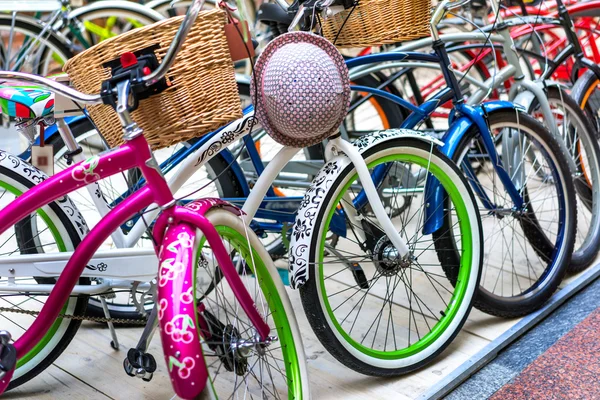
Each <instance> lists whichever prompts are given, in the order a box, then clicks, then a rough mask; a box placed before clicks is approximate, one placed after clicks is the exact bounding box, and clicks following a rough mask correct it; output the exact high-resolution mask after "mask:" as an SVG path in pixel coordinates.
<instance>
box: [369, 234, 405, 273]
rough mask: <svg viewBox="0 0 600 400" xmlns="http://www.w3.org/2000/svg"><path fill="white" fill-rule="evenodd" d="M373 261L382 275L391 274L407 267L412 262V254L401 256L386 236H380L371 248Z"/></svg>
mask: <svg viewBox="0 0 600 400" xmlns="http://www.w3.org/2000/svg"><path fill="white" fill-rule="evenodd" d="M372 258H373V263H374V264H375V268H377V271H378V272H379V273H380V274H382V275H384V276H393V275H396V274H397V273H398V272H400V271H401V270H402V269H405V268H408V267H409V266H410V265H411V262H412V254H411V253H408V254H407V255H406V256H404V257H401V256H400V254H399V253H398V249H396V247H395V246H394V245H393V244H392V242H391V240H390V239H389V238H388V237H387V236H383V237H382V238H380V239H379V240H378V241H377V243H376V244H375V248H374V249H373V256H372Z"/></svg>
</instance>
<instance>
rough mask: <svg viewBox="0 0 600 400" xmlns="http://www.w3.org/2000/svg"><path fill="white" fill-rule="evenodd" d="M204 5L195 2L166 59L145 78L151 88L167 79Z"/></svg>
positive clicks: (202, 1) (201, 1)
mask: <svg viewBox="0 0 600 400" xmlns="http://www.w3.org/2000/svg"><path fill="white" fill-rule="evenodd" d="M203 5H204V0H194V2H193V3H192V5H191V6H190V7H189V8H188V10H187V13H186V14H185V18H184V19H183V22H182V23H181V25H180V26H179V29H178V30H177V33H176V34H175V37H174V38H173V43H171V46H169V50H167V54H166V55H165V58H163V60H162V62H161V63H160V65H159V66H158V68H156V69H155V70H154V71H152V72H151V73H150V74H149V75H147V76H145V77H144V79H143V80H144V81H145V82H146V86H151V85H153V84H155V83H156V82H158V81H160V80H161V79H162V78H164V77H165V75H166V74H167V71H168V70H169V68H171V66H172V65H173V63H174V62H175V57H176V56H177V53H179V50H181V46H183V42H184V41H185V38H186V37H187V35H188V33H189V32H190V29H192V26H193V25H194V22H196V18H197V17H198V14H199V13H200V10H201V9H202V6H203Z"/></svg>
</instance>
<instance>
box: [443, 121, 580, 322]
mask: <svg viewBox="0 0 600 400" xmlns="http://www.w3.org/2000/svg"><path fill="white" fill-rule="evenodd" d="M488 125H489V127H490V132H491V134H492V137H493V138H494V140H495V143H496V150H497V153H498V155H499V158H500V160H501V161H502V163H503V166H502V168H504V169H505V170H506V172H507V173H508V174H509V176H511V178H512V180H513V183H514V184H515V187H516V188H517V190H518V192H519V194H520V195H521V196H522V198H523V200H524V201H525V204H524V208H523V209H522V210H521V211H519V210H516V209H515V207H514V203H513V201H512V200H511V198H510V197H509V195H508V193H507V192H506V190H505V188H504V186H503V185H502V183H501V182H500V179H499V177H498V175H497V170H496V168H494V166H493V165H492V163H491V162H490V159H489V155H488V153H487V151H486V150H485V148H484V146H483V144H482V142H481V139H480V132H479V131H478V130H477V129H476V128H472V129H470V130H469V131H468V132H467V133H466V134H465V136H464V137H463V138H462V140H461V141H460V143H459V144H458V146H457V147H456V151H455V153H454V155H453V159H454V161H456V163H457V165H459V166H460V167H461V169H462V170H463V171H464V172H465V175H466V176H467V177H468V178H469V182H470V184H471V186H472V187H473V189H474V191H475V193H477V196H476V197H477V199H478V201H479V208H480V213H481V217H482V224H483V236H484V242H485V244H484V248H485V254H484V259H483V271H482V276H481V284H480V286H479V289H478V291H477V296H476V299H475V307H476V308H478V309H480V310H482V311H484V312H486V313H489V314H492V315H496V316H501V317H518V316H523V315H526V314H529V313H531V312H533V311H535V310H536V309H538V308H540V307H541V306H542V305H543V304H544V303H545V302H546V300H548V299H549V298H550V296H551V295H552V294H553V293H554V291H555V290H556V288H557V287H558V285H559V284H560V282H561V280H562V278H563V276H564V275H565V273H566V271H567V268H568V265H569V262H570V259H571V254H572V252H573V247H574V244H575V230H576V227H577V209H576V204H577V196H576V194H575V188H574V186H573V180H572V179H571V173H570V171H569V167H568V165H567V163H566V160H565V159H564V156H563V155H562V154H561V152H560V147H559V146H558V143H557V141H556V140H555V139H554V138H553V137H552V135H551V134H550V132H549V131H548V130H547V129H546V128H544V126H543V125H542V124H540V123H539V122H538V121H536V120H535V119H533V118H532V117H530V116H528V115H526V114H524V113H520V112H517V111H514V110H510V111H508V110H500V111H494V112H490V113H489V114H488ZM484 134H487V133H484ZM498 168H501V167H498ZM453 223H454V222H453V220H452V219H449V218H447V219H446V221H445V223H444V229H442V230H441V232H447V233H445V234H441V235H440V234H438V235H439V236H440V237H439V239H440V240H441V243H442V246H444V247H445V248H447V249H449V250H448V251H447V252H445V253H444V255H445V257H444V258H442V259H441V260H442V266H443V268H444V271H445V273H446V275H447V276H448V278H449V279H450V280H451V281H452V282H455V281H456V278H457V274H456V272H455V271H454V264H455V261H454V260H455V257H456V256H457V253H456V252H455V251H453V249H454V247H455V246H454V242H455V238H454V237H453V235H452V233H453V232H452V231H451V230H448V229H449V227H451V226H452V224H453Z"/></svg>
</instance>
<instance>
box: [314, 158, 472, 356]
mask: <svg viewBox="0 0 600 400" xmlns="http://www.w3.org/2000/svg"><path fill="white" fill-rule="evenodd" d="M394 161H400V162H412V163H414V164H417V165H420V166H421V167H423V168H427V167H428V168H429V171H430V173H431V174H433V175H434V176H435V178H437V179H438V180H439V181H440V182H441V184H442V186H443V187H444V189H445V190H446V192H447V193H448V194H449V196H450V199H451V200H452V202H453V203H454V205H455V208H456V213H457V216H458V219H459V220H460V223H459V225H460V233H461V235H462V236H461V237H462V243H463V254H462V257H461V261H460V272H459V274H458V280H457V282H456V286H455V288H454V293H453V295H452V298H451V299H450V301H449V302H448V308H447V309H446V311H445V312H444V314H445V316H443V317H442V318H441V319H440V320H439V321H438V323H437V324H436V325H435V326H434V327H433V329H431V330H430V331H429V333H427V334H426V335H425V336H423V337H422V338H421V340H419V341H418V342H416V343H413V344H412V345H410V346H409V347H407V348H404V349H401V350H395V351H381V350H375V349H372V348H369V347H367V346H364V345H362V344H360V343H358V342H357V341H355V340H354V339H352V338H351V337H350V336H349V335H348V334H347V333H346V331H345V330H344V329H343V328H342V327H341V326H340V324H339V323H338V321H337V318H336V317H335V315H334V313H333V311H332V309H331V305H330V304H329V299H328V298H327V297H326V296H325V294H326V293H327V292H326V290H325V279H324V277H323V269H322V268H319V280H320V282H319V286H320V289H321V294H322V299H323V302H324V303H325V309H326V310H327V313H328V314H329V318H330V319H331V321H332V322H333V324H334V326H335V327H336V329H337V331H338V332H339V333H340V334H341V335H342V337H344V339H345V340H346V341H347V342H348V343H350V344H351V345H352V347H354V348H356V349H357V350H359V351H360V352H362V353H364V354H366V355H369V356H370V357H374V358H380V359H384V360H394V359H401V358H406V357H410V356H412V355H414V354H417V353H419V352H421V351H423V350H424V349H426V348H427V347H428V346H430V345H431V344H432V343H434V342H435V341H436V340H437V339H438V338H439V337H440V336H441V335H442V334H443V333H444V331H445V330H446V329H447V328H448V326H449V325H450V323H451V322H452V320H453V319H454V317H455V316H456V313H457V312H458V310H459V309H460V305H461V304H462V302H463V300H464V298H465V295H466V292H467V288H468V286H469V276H470V274H471V268H472V266H471V258H472V256H473V250H472V249H473V238H472V234H471V229H470V223H469V222H470V221H469V214H468V212H467V207H466V205H465V203H464V200H463V198H462V196H461V194H460V192H459V190H458V189H457V187H456V186H455V185H454V183H453V182H452V179H451V178H450V177H449V176H448V175H447V174H446V173H445V172H444V171H443V170H442V169H441V168H440V167H439V166H437V165H436V164H435V163H434V162H433V160H429V159H425V158H422V157H419V156H416V155H412V154H394V155H390V156H386V157H383V158H380V159H378V160H375V161H373V162H371V163H370V164H369V165H368V166H369V168H373V167H375V166H377V165H379V164H383V163H386V162H394ZM357 177H358V175H356V174H355V175H354V176H353V177H352V178H351V179H350V180H349V181H348V183H347V184H346V185H345V186H344V187H343V189H342V191H341V192H340V194H339V195H338V197H337V199H336V201H335V202H334V203H333V204H339V203H340V201H341V200H342V197H343V195H344V193H345V192H346V191H347V190H348V188H349V187H350V185H351V184H352V182H353V181H354V180H356V179H357ZM335 211H336V207H332V208H331V210H330V211H329V214H328V215H327V219H326V222H325V227H329V224H330V223H331V218H332V217H333V214H334V212H335ZM323 237H325V236H324V235H323ZM324 252H325V240H321V243H320V244H319V257H320V258H319V259H320V260H321V262H319V263H318V264H319V265H321V266H322V265H323V261H322V260H323V256H324Z"/></svg>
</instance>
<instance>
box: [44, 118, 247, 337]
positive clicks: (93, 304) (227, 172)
mask: <svg viewBox="0 0 600 400" xmlns="http://www.w3.org/2000/svg"><path fill="white" fill-rule="evenodd" d="M70 128H71V132H72V133H73V136H74V137H75V138H76V139H77V138H78V137H81V136H82V135H85V134H87V133H88V132H90V131H92V130H93V129H94V128H93V125H92V123H91V122H90V121H89V120H88V119H87V118H84V119H81V120H78V121H76V122H74V123H72V124H71V125H70ZM48 143H49V144H51V145H52V146H54V154H59V153H60V152H61V151H62V150H63V147H64V141H63V139H62V137H61V136H60V135H58V134H57V135H54V136H52V138H50V140H49V141H48ZM99 150H102V149H99ZM207 166H208V168H209V170H211V171H212V174H214V175H215V176H216V175H219V174H220V175H219V177H218V178H217V182H216V184H217V188H218V191H219V195H220V196H221V197H224V198H238V197H243V196H244V192H243V189H242V186H241V184H240V183H239V181H238V179H237V177H236V176H235V174H234V173H233V171H232V170H231V168H228V167H229V164H228V163H227V161H226V160H225V159H224V158H223V156H221V155H219V154H217V155H216V156H215V157H213V158H212V159H211V160H209V161H208V162H207ZM137 171H138V170H137V169H133V170H130V171H128V175H129V176H128V179H129V182H130V183H133V182H137V179H139V176H138V175H136V172H137ZM136 178H137V179H136ZM111 200H113V199H111ZM107 305H108V309H109V311H110V316H111V317H112V318H119V319H132V320H136V321H137V320H142V319H145V318H146V315H142V314H140V313H139V311H138V310H137V308H136V307H135V305H133V304H130V305H125V307H123V305H122V304H121V305H119V304H116V305H115V304H114V303H111V302H110V301H107ZM152 306H153V304H152V303H148V304H147V305H146V310H147V311H148V312H150V311H151V310H152ZM86 315H87V316H90V317H100V318H104V310H103V309H102V306H101V304H100V301H99V300H98V299H96V298H94V297H91V298H90V301H89V304H88V307H87V312H86ZM116 325H118V326H128V324H116Z"/></svg>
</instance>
